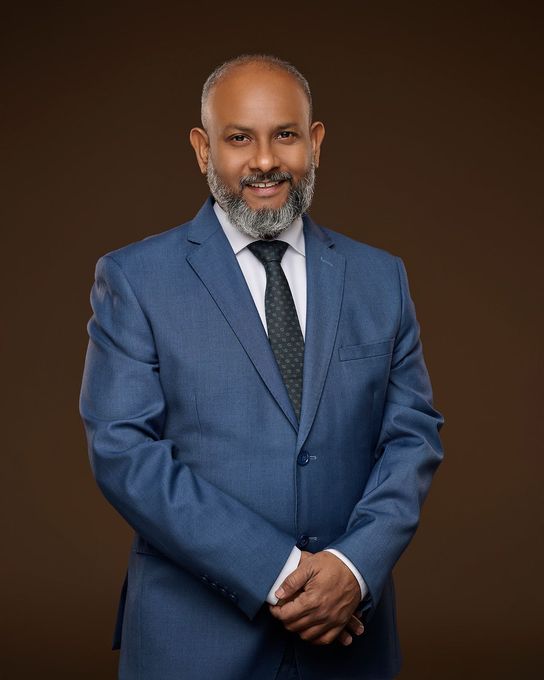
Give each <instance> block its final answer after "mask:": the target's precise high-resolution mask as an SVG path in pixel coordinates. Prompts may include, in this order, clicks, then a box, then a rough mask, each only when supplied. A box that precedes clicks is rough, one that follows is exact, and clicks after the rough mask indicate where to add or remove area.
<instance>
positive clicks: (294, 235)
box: [213, 201, 306, 255]
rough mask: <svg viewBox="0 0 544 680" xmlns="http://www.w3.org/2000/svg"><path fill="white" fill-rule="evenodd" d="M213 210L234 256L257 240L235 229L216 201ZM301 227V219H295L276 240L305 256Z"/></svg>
mask: <svg viewBox="0 0 544 680" xmlns="http://www.w3.org/2000/svg"><path fill="white" fill-rule="evenodd" d="M213 209H214V211H215V214H216V215H217V219H218V220H219V224H220V225H221V227H222V228H223V231H224V232H225V236H226V237H227V239H228V240H229V243H230V245H231V247H232V249H233V250H234V253H235V255H238V253H239V252H240V251H241V250H243V249H244V248H246V247H247V246H248V245H249V244H250V243H253V241H258V240H259V239H256V238H252V237H251V236H248V235H247V234H244V233H242V232H241V231H240V230H239V229H237V228H236V227H235V226H234V225H233V224H232V222H231V221H230V220H229V218H228V215H227V213H226V212H225V211H224V210H223V208H222V207H221V206H220V205H219V203H218V202H217V201H214V204H213ZM302 226H303V223H302V217H297V218H296V219H295V220H293V222H291V224H290V225H289V226H288V227H287V229H285V231H282V232H281V234H280V235H279V237H278V238H279V239H280V240H281V241H285V243H288V244H289V245H290V246H291V247H292V248H294V249H295V250H296V251H297V253H300V254H301V255H305V254H306V248H305V243H304V231H303V228H302Z"/></svg>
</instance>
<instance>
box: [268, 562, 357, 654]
mask: <svg viewBox="0 0 544 680" xmlns="http://www.w3.org/2000/svg"><path fill="white" fill-rule="evenodd" d="M280 591H283V592H280ZM276 596H281V599H280V600H279V601H278V604H276V605H269V608H270V613H271V614H272V616H274V617H275V618H277V619H279V620H280V621H281V622H282V623H283V625H284V626H285V628H286V629H287V630H289V631H292V632H296V633H298V634H299V636H300V637H301V638H302V639H303V640H307V641H309V642H311V643H312V644H318V645H326V644H330V643H331V642H333V641H334V640H335V639H336V638H338V639H339V641H340V642H341V643H342V644H344V645H347V644H350V643H351V641H352V639H353V638H352V636H351V634H350V633H355V634H356V635H360V634H361V633H362V632H363V630H364V628H363V626H362V624H361V623H360V621H359V619H357V617H355V616H353V613H354V611H355V609H356V607H357V605H358V604H359V602H360V599H361V590H360V588H359V584H358V583H357V579H356V578H355V576H354V575H353V574H352V572H351V571H350V569H348V567H347V566H346V565H345V564H344V563H343V562H342V560H340V559H338V557H336V555H333V554H332V553H330V552H326V551H322V552H319V553H316V554H315V555H314V554H312V553H308V552H305V551H303V552H302V554H301V559H300V562H299V565H298V567H297V568H296V569H295V571H293V572H292V573H291V574H289V576H288V577H287V578H286V579H285V580H284V582H283V583H282V584H281V586H280V588H278V590H277V591H276ZM361 628H363V630H361ZM359 631H360V632H359Z"/></svg>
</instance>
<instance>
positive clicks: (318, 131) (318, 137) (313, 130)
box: [310, 120, 325, 168]
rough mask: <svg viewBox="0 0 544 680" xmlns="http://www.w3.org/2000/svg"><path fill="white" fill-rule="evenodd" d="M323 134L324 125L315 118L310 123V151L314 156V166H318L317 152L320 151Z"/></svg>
mask: <svg viewBox="0 0 544 680" xmlns="http://www.w3.org/2000/svg"><path fill="white" fill-rule="evenodd" d="M324 136H325V126H324V125H323V123H322V122H321V121H319V120H316V121H315V122H313V123H312V124H311V125H310V140H311V142H312V152H313V157H314V163H315V167H316V168H318V167H319V153H320V151H321V142H322V141H323V137H324Z"/></svg>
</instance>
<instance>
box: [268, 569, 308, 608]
mask: <svg viewBox="0 0 544 680" xmlns="http://www.w3.org/2000/svg"><path fill="white" fill-rule="evenodd" d="M307 561H308V560H305V561H304V563H300V564H299V565H298V567H297V568H296V569H295V571H292V572H291V573H290V574H289V576H287V578H286V579H284V581H283V583H282V584H281V586H280V587H279V588H278V589H277V590H276V592H275V595H276V597H279V598H280V599H281V598H285V597H289V596H291V595H294V594H295V593H296V592H297V590H300V589H301V588H302V587H303V586H304V585H305V583H306V581H308V579H309V578H310V576H311V570H310V566H309V565H308V564H307Z"/></svg>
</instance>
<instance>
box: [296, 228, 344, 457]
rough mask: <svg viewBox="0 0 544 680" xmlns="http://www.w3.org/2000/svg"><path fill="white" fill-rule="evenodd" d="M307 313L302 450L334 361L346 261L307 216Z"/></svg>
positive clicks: (330, 240)
mask: <svg viewBox="0 0 544 680" xmlns="http://www.w3.org/2000/svg"><path fill="white" fill-rule="evenodd" d="M303 220H304V238H305V244H306V278H307V303H306V304H307V312H306V341H305V346H304V375H303V387H302V411H301V417H300V427H299V431H298V439H297V450H299V449H300V448H301V447H302V446H303V444H304V442H305V440H306V438H307V436H308V434H309V432H310V429H311V427H312V424H313V422H314V419H315V416H316V413H317V408H318V406H319V401H320V399H321V395H322V393H323V387H324V385H325V378H326V376H327V371H328V368H329V363H330V360H331V355H332V350H333V347H334V342H335V339H336V332H337V329H338V320H339V318H340V308H341V306H342V296H343V292H344V276H345V267H346V261H345V257H344V256H343V255H340V254H339V253H337V252H336V251H335V250H334V242H333V240H332V238H331V237H330V236H328V235H327V234H326V233H325V232H324V231H323V230H322V229H320V228H319V227H318V226H317V225H316V224H315V223H314V222H313V221H312V219H311V218H310V217H309V216H308V215H304V217H303Z"/></svg>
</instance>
